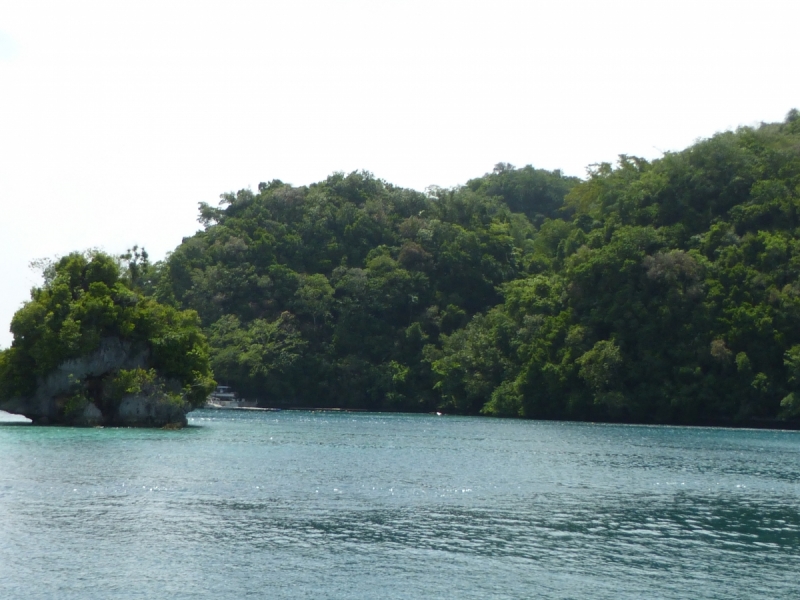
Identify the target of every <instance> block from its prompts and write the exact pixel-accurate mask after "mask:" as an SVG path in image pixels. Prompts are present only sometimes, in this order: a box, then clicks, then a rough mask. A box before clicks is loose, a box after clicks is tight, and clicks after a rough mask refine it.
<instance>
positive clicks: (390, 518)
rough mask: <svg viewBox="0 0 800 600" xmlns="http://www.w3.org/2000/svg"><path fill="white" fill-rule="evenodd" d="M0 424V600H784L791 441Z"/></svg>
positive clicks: (512, 431) (424, 428) (687, 431)
mask: <svg viewBox="0 0 800 600" xmlns="http://www.w3.org/2000/svg"><path fill="white" fill-rule="evenodd" d="M190 425H191V426H190V427H189V428H186V429H184V430H182V431H177V432H170V431H149V430H136V429H70V428H55V427H54V428H35V427H31V426H26V425H9V424H6V425H3V426H0V598H2V599H4V600H5V599H17V598H20V599H23V598H24V599H40V598H41V599H44V598H48V599H51V598H52V599H73V598H75V599H78V598H80V599H95V598H96V599H104V600H105V599H122V598H125V599H132V598H214V599H217V600H227V599H241V598H565V599H566V598H576V599H577V598H608V599H612V598H613V599H620V598H631V599H633V598H636V599H640V598H681V599H685V598H702V599H705V598H719V599H723V598H724V599H731V598H743V599H744V598H747V599H759V598H763V599H767V598H768V599H770V600H772V599H775V598H800V573H798V566H800V483H799V482H800V433H797V432H780V431H748V430H738V431H737V430H723V429H705V428H671V427H639V426H617V425H596V424H578V423H550V422H530V421H511V420H494V419H482V418H458V417H436V416H428V415H386V414H335V413H303V412H279V413H255V414H253V413H241V412H222V411H217V412H212V411H197V412H195V413H192V414H191V415H190Z"/></svg>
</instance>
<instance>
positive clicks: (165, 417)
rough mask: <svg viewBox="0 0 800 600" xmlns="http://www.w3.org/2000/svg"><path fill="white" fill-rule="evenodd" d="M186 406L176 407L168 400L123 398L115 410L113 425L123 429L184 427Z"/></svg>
mask: <svg viewBox="0 0 800 600" xmlns="http://www.w3.org/2000/svg"><path fill="white" fill-rule="evenodd" d="M189 408H190V407H189V406H188V404H183V405H178V404H176V403H174V402H172V401H171V400H169V399H168V398H163V397H161V398H159V397H153V396H144V395H141V394H137V395H135V396H125V397H124V398H123V399H122V402H120V405H119V408H118V409H117V414H116V419H115V423H114V424H115V425H121V426H123V427H163V426H165V425H180V426H181V427H183V426H185V425H186V423H187V421H186V412H187V411H188V409H189Z"/></svg>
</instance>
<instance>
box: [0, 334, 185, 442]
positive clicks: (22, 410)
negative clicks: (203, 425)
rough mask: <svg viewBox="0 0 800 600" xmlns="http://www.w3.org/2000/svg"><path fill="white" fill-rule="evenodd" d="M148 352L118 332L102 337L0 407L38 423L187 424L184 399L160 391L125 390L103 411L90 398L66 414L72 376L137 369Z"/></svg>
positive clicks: (79, 379)
mask: <svg viewBox="0 0 800 600" xmlns="http://www.w3.org/2000/svg"><path fill="white" fill-rule="evenodd" d="M147 359H148V352H147V350H142V349H141V348H134V347H132V345H131V344H130V343H129V342H124V341H122V340H120V339H118V338H106V339H104V340H102V341H101V342H100V346H99V348H98V349H97V350H96V351H94V352H93V353H91V354H89V355H87V356H83V357H81V358H76V359H72V360H68V361H65V362H63V363H62V364H60V365H59V366H58V367H57V368H56V369H54V370H53V371H52V372H50V373H48V375H47V376H46V377H43V378H40V380H39V381H38V382H37V386H36V392H35V393H34V395H33V396H32V397H30V398H12V399H11V400H9V401H7V402H4V403H2V405H0V410H5V411H7V412H10V413H15V414H20V415H24V416H26V417H28V418H29V419H31V420H32V421H33V422H34V423H39V424H44V425H46V424H59V423H64V424H69V425H79V426H88V427H92V426H97V425H116V426H123V427H163V426H167V425H168V426H177V427H181V426H184V425H186V413H187V412H188V411H189V410H191V407H190V406H189V404H188V403H184V404H179V403H176V402H175V401H174V400H170V399H169V397H168V396H166V395H164V394H153V395H146V394H137V395H132V396H126V397H124V398H123V399H122V401H121V402H120V404H119V406H117V407H115V408H112V409H105V408H104V409H103V410H110V411H111V412H113V414H104V413H103V412H102V411H101V409H100V408H99V407H98V406H97V405H96V404H94V403H89V404H88V405H86V407H84V408H83V410H82V411H81V412H80V413H78V414H77V415H75V414H73V415H71V416H70V417H69V418H67V417H65V415H64V403H65V401H66V400H65V399H66V398H67V397H68V396H69V395H70V393H71V392H72V391H73V390H74V388H75V384H76V382H83V381H86V380H87V379H89V378H102V377H103V376H106V375H109V374H112V373H114V372H116V371H119V370H120V369H137V368H145V367H146V366H147Z"/></svg>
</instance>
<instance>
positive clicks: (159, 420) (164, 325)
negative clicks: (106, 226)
mask: <svg viewBox="0 0 800 600" xmlns="http://www.w3.org/2000/svg"><path fill="white" fill-rule="evenodd" d="M127 258H128V262H127V264H124V263H122V264H121V263H120V261H119V260H118V259H115V258H113V257H111V256H109V255H107V254H104V253H102V252H90V253H84V254H79V253H73V254H70V255H68V256H65V257H63V258H61V259H60V260H58V261H56V262H53V263H48V264H46V265H45V267H44V268H43V271H44V278H45V282H44V285H43V286H42V287H41V288H34V289H33V290H32V292H31V300H30V301H29V302H27V303H26V304H25V305H24V306H23V307H22V308H21V309H20V310H19V311H18V312H17V313H16V314H15V315H14V318H13V320H12V323H11V331H12V333H13V334H14V341H13V344H12V346H11V348H9V349H8V350H5V351H3V352H1V353H0V409H1V410H5V411H7V412H10V413H16V414H21V415H24V416H26V417H28V418H29V419H31V420H32V421H33V423H34V424H39V425H72V426H105V425H110V426H126V427H166V428H179V427H182V426H184V425H186V413H187V412H189V411H191V410H192V409H194V408H197V407H199V406H202V405H203V403H204V402H205V399H206V396H207V395H208V393H209V392H210V391H211V390H212V389H214V384H215V382H214V380H213V378H212V376H211V369H210V367H209V360H208V347H207V343H206V340H205V337H204V336H203V334H202V332H201V330H200V324H199V320H198V317H197V314H196V313H195V312H194V311H191V310H187V311H180V310H176V309H175V308H172V307H169V306H165V305H163V304H160V303H158V302H156V301H155V300H153V299H151V298H146V297H144V296H143V295H142V294H141V293H139V292H138V291H137V290H136V287H137V286H136V276H137V273H138V266H139V264H138V261H140V260H141V258H142V256H141V254H139V253H138V252H137V253H135V254H132V255H128V257H127ZM144 258H145V259H146V255H145V257H144Z"/></svg>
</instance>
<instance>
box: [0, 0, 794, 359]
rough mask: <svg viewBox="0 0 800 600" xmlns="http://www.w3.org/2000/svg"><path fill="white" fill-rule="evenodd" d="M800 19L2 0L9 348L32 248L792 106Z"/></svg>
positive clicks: (100, 243)
mask: <svg viewBox="0 0 800 600" xmlns="http://www.w3.org/2000/svg"><path fill="white" fill-rule="evenodd" d="M798 23H800V2H798V1H797V0H783V1H780V0H759V1H736V0H728V1H726V2H716V1H707V2H704V1H702V0H694V1H692V2H684V1H681V0H671V1H670V2H647V1H644V0H638V1H635V2H630V1H621V0H607V1H596V2H577V1H572V2H571V1H566V0H560V1H549V2H539V1H535V0H528V1H522V0H510V1H501V0H493V1H491V2H489V1H480V2H474V1H469V0H459V1H450V0H443V1H437V0H426V1H424V2H417V1H409V0H407V1H396V2H393V1H381V0H370V1H367V2H361V1H334V0H328V1H303V0H292V1H285V2H270V1H266V0H264V1H260V2H256V1H250V2H236V1H235V0H225V1H224V2H221V1H216V0H206V1H203V2H183V1H174V2H170V1H168V0H158V1H157V2H150V1H143V0H137V1H136V2H109V1H108V0H105V1H98V2H94V1H74V0H73V1H70V2H64V1H57V2H40V1H36V0H25V1H24V2H23V1H20V0H11V1H6V0H0V206H1V207H2V212H0V347H4V346H8V345H9V344H10V343H11V336H10V334H8V333H7V328H8V324H9V322H10V320H11V316H12V315H13V313H14V311H15V310H16V309H17V308H19V306H20V305H21V303H22V302H24V301H25V300H26V299H27V298H28V292H29V289H30V287H31V286H33V285H37V284H38V283H39V279H38V276H37V275H36V273H34V272H32V271H31V270H30V269H29V268H28V263H29V262H30V261H31V260H33V259H36V258H41V257H47V256H54V255H63V254H66V253H68V252H70V251H72V250H83V249H86V248H90V247H100V248H104V249H105V250H107V251H108V252H112V253H119V252H122V251H124V250H125V249H126V248H127V247H129V246H131V245H132V244H135V243H138V244H139V245H144V246H145V247H146V248H147V249H148V250H149V251H150V252H151V255H152V256H153V257H154V258H156V259H159V258H163V256H164V254H165V253H166V252H168V251H169V250H171V249H173V248H174V247H175V246H176V245H177V244H178V243H180V241H181V238H182V237H183V236H187V235H191V234H192V233H194V232H195V230H196V229H197V228H198V227H199V225H198V224H197V222H196V216H197V203H198V202H201V201H204V202H209V203H215V202H217V200H218V196H219V194H220V193H221V192H225V191H231V190H237V189H241V188H244V187H248V186H249V187H252V188H253V189H255V188H256V187H257V185H258V182H259V181H268V180H270V179H274V178H278V179H282V180H284V181H287V182H290V183H293V184H295V185H302V184H308V183H312V182H314V181H319V180H321V179H324V178H325V177H326V176H327V175H329V174H330V173H332V172H334V171H352V170H355V169H366V170H369V171H372V172H373V173H374V174H375V175H377V176H378V177H381V178H383V179H386V180H388V181H390V182H392V183H395V184H398V185H402V186H407V187H412V188H416V189H419V190H422V189H424V188H425V187H427V186H429V185H432V184H436V185H440V186H453V185H457V184H460V183H464V182H465V181H467V180H468V179H470V178H472V177H476V176H479V175H482V174H483V173H485V172H487V171H490V170H491V169H492V166H493V165H494V164H495V163H497V162H500V161H503V162H511V163H513V164H515V165H517V166H523V165H525V164H533V165H534V166H536V167H538V168H546V169H556V168H561V169H562V170H564V171H565V172H566V173H568V174H573V175H580V176H582V175H583V174H584V172H585V167H586V166H587V165H589V164H591V163H595V162H600V161H613V160H614V159H615V158H616V156H617V155H618V154H620V153H626V154H635V155H639V156H644V157H647V158H655V157H658V156H660V154H661V152H662V151H666V150H678V149H681V148H683V147H685V146H687V145H689V144H691V143H692V142H693V141H694V140H696V139H697V138H701V137H708V136H710V135H713V134H714V133H715V132H717V131H721V130H725V129H730V128H735V127H737V126H739V125H750V124H756V123H758V122H760V121H777V120H782V119H783V117H784V115H785V114H786V112H787V111H788V110H789V109H790V108H792V107H798V108H800V78H798V64H799V61H798V58H800V44H798V41H797V38H798V33H797V24H798Z"/></svg>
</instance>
